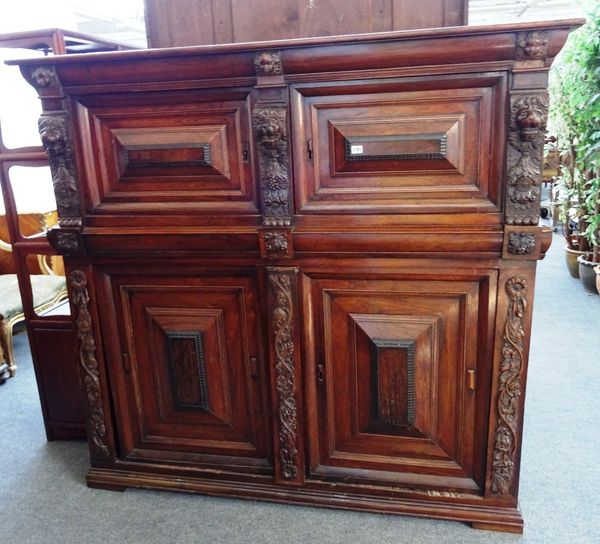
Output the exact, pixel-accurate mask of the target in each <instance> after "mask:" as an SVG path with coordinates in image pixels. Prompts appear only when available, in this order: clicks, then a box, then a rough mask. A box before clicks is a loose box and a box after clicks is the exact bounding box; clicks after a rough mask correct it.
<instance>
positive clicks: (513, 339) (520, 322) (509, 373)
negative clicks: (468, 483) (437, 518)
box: [491, 277, 528, 495]
mask: <svg viewBox="0 0 600 544" xmlns="http://www.w3.org/2000/svg"><path fill="white" fill-rule="evenodd" d="M505 288H506V293H507V294H508V299H509V304H508V314H507V317H506V323H505V325H504V333H503V336H502V359H501V362H500V375H499V378H498V396H497V402H496V418H497V420H496V432H495V436H494V454H493V460H492V482H491V490H492V492H493V493H495V494H497V495H507V494H509V493H510V491H511V487H512V485H513V481H514V475H515V474H514V473H515V463H516V455H517V441H518V436H519V432H518V425H519V420H520V403H519V397H520V395H521V378H522V376H521V373H522V370H523V365H524V361H525V341H524V339H525V330H524V327H525V316H526V313H527V296H528V285H527V280H525V279H523V278H519V277H513V278H510V279H509V280H508V281H507V282H506V285H505Z"/></svg>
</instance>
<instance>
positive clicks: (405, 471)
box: [20, 21, 580, 532]
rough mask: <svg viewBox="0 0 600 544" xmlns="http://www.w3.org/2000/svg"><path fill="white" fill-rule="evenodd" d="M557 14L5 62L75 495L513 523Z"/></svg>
mask: <svg viewBox="0 0 600 544" xmlns="http://www.w3.org/2000/svg"><path fill="white" fill-rule="evenodd" d="M579 23H580V22H579V21H566V22H565V21H563V22H549V23H539V24H534V23H531V24H525V25H519V26H497V27H479V28H478V27H459V28H453V29H437V30H428V31H412V32H402V33H386V34H375V35H358V36H345V37H335V38H327V39H323V38H316V39H307V40H292V41H281V42H268V43H255V44H238V45H223V46H211V47H198V48H182V49H165V50H149V51H139V52H130V53H106V54H97V55H80V56H72V57H61V58H55V59H48V60H36V61H27V62H21V63H20V64H21V70H22V72H23V74H24V76H25V77H26V78H27V79H28V81H30V82H31V83H32V85H34V86H35V88H36V89H37V90H38V92H39V94H40V97H41V100H42V104H43V106H44V113H43V115H42V117H41V119H40V133H41V137H42V141H43V143H44V146H45V148H46V150H47V152H48V155H49V158H50V164H51V167H52V172H53V177H54V185H55V189H56V191H57V195H60V198H57V202H58V206H59V217H60V220H59V225H60V226H59V228H57V229H54V230H52V231H50V233H49V236H50V238H51V240H52V243H53V244H54V246H55V247H56V248H57V250H58V251H59V252H60V253H61V254H63V255H64V256H65V259H66V265H67V276H68V283H69V288H70V300H71V303H72V308H73V315H74V319H75V323H76V326H77V333H78V337H79V340H80V344H79V357H80V369H81V372H82V376H83V389H84V392H85V396H86V401H87V413H88V417H87V426H88V435H89V444H90V453H91V463H92V468H91V470H90V471H89V473H88V476H87V481H88V485H90V486H92V487H101V488H108V489H124V488H126V487H130V486H131V487H146V488H157V489H171V490H183V491H192V492H200V493H207V494H214V495H225V496H232V497H243V498H251V499H263V500H273V501H281V502H288V503H294V504H313V505H323V506H328V507H339V508H351V509H358V510H370V511H377V512H389V513H405V514H413V515H418V516H432V517H437V518H441V519H454V520H463V521H468V522H471V523H473V524H474V525H475V526H477V527H482V528H489V529H499V530H505V531H515V532H519V531H521V530H522V525H523V521H522V517H521V514H520V512H519V509H518V503H517V495H518V487H519V468H520V467H519V460H520V450H521V427H522V418H523V404H524V391H525V384H526V373H527V357H528V347H529V334H530V330H531V328H530V327H531V308H532V303H533V289H534V281H535V268H536V261H537V260H538V259H540V258H542V257H543V255H544V253H545V251H546V249H547V248H548V245H549V243H550V240H551V233H550V232H549V230H548V229H543V228H541V227H539V226H538V225H537V223H538V217H539V204H540V184H541V181H542V178H541V174H542V151H543V144H544V135H545V134H544V133H545V126H546V117H547V107H548V96H547V92H546V84H547V73H548V68H549V66H550V64H551V62H552V59H553V57H554V56H555V55H556V54H557V53H558V52H559V50H560V48H561V47H562V45H563V43H564V41H565V40H566V38H567V35H568V32H569V30H570V29H571V28H572V27H573V26H576V25H577V24H579Z"/></svg>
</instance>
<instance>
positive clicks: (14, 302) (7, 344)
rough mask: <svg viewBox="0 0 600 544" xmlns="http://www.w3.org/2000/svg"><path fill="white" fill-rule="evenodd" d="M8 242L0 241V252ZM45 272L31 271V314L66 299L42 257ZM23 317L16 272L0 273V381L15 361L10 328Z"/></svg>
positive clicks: (10, 372) (61, 283) (63, 287)
mask: <svg viewBox="0 0 600 544" xmlns="http://www.w3.org/2000/svg"><path fill="white" fill-rule="evenodd" d="M10 249H11V248H10V245H8V244H6V243H5V242H2V241H0V251H4V252H8V251H9V250H10ZM40 261H42V262H44V263H45V264H44V265H42V266H44V267H45V271H46V272H47V274H32V275H30V276H29V279H30V281H31V292H32V294H33V308H34V311H35V313H37V314H38V315H43V314H44V312H45V311H47V310H48V309H50V308H52V307H53V306H55V305H56V304H57V303H58V302H60V301H61V300H64V299H66V298H67V296H68V295H67V285H66V282H65V277H64V276H57V275H55V274H54V272H53V271H52V269H51V268H50V267H49V266H48V264H47V263H46V262H45V260H44V259H40ZM24 319H25V313H24V311H23V303H22V301H21V293H20V291H19V281H18V279H17V275H16V274H0V383H3V382H4V381H6V379H7V378H8V377H13V376H14V375H15V372H16V370H17V364H16V361H15V356H14V353H13V348H12V335H13V327H14V326H15V325H16V324H17V323H19V322H21V321H23V320H24Z"/></svg>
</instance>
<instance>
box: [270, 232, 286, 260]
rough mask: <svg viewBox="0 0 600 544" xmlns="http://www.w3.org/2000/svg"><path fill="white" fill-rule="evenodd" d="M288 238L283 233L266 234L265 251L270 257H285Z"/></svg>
mask: <svg viewBox="0 0 600 544" xmlns="http://www.w3.org/2000/svg"><path fill="white" fill-rule="evenodd" d="M288 247H289V243H288V237H287V234H286V233H285V232H266V233H265V251H266V252H267V253H268V254H271V255H286V254H287V252H288Z"/></svg>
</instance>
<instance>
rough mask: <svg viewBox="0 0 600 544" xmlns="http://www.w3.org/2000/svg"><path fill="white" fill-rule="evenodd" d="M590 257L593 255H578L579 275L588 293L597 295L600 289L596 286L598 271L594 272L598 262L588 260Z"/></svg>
mask: <svg viewBox="0 0 600 544" xmlns="http://www.w3.org/2000/svg"><path fill="white" fill-rule="evenodd" d="M586 257H587V258H586ZM588 258H589V259H591V257H589V256H587V255H580V256H579V257H577V262H578V263H579V277H580V279H581V283H582V284H583V288H584V289H585V290H586V291H587V292H588V293H592V294H593V295H597V294H598V289H597V288H596V272H594V267H596V266H597V265H598V263H595V262H592V261H591V260H590V261H588Z"/></svg>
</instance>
